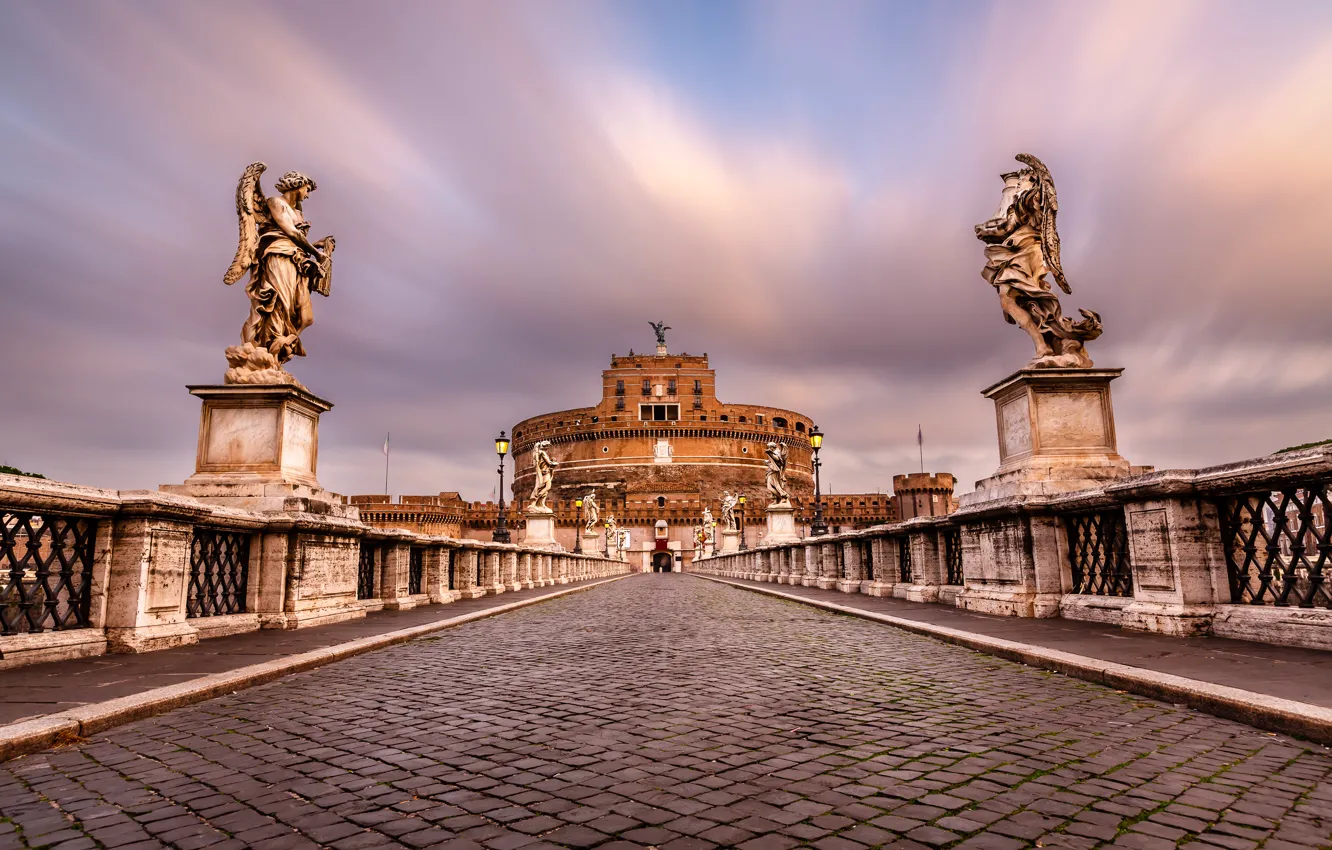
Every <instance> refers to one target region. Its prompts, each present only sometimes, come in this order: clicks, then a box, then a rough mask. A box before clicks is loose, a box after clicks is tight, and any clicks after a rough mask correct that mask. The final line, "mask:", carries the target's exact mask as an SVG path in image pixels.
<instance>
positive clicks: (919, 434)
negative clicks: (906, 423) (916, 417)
mask: <svg viewBox="0 0 1332 850" xmlns="http://www.w3.org/2000/svg"><path fill="white" fill-rule="evenodd" d="M916 445H917V446H919V447H920V474H921V475H924V474H925V432H924V431H922V430H921V429H920V425H916Z"/></svg>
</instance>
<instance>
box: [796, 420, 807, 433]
mask: <svg viewBox="0 0 1332 850" xmlns="http://www.w3.org/2000/svg"><path fill="white" fill-rule="evenodd" d="M796 430H797V431H799V432H800V433H802V434H803V433H805V423H804V422H797V423H796Z"/></svg>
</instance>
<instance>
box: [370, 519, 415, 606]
mask: <svg viewBox="0 0 1332 850" xmlns="http://www.w3.org/2000/svg"><path fill="white" fill-rule="evenodd" d="M390 534H392V535H393V536H392V537H391V538H390V539H388V540H385V541H384V543H383V544H382V546H381V548H380V552H379V558H380V582H379V592H380V596H381V598H382V599H383V600H384V609H385V610H387V611H406V610H409V609H411V608H415V607H416V600H415V599H413V598H412V597H411V596H410V595H409V594H408V593H407V570H408V567H409V559H410V557H411V551H412V547H411V542H410V540H411V535H410V534H409V533H408V532H406V531H398V532H390Z"/></svg>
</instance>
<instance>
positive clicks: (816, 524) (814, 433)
mask: <svg viewBox="0 0 1332 850" xmlns="http://www.w3.org/2000/svg"><path fill="white" fill-rule="evenodd" d="M809 446H810V448H812V449H813V450H814V520H813V521H812V522H810V524H809V535H810V537H819V536H822V535H824V534H827V533H828V523H826V522H824V520H823V500H822V498H821V495H820V492H819V467H820V466H822V463H820V461H819V449H821V448H823V432H822V431H820V430H819V426H817V425H814V426H812V427H811V428H810V429H809Z"/></svg>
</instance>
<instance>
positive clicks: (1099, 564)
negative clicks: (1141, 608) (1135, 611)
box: [1064, 508, 1133, 596]
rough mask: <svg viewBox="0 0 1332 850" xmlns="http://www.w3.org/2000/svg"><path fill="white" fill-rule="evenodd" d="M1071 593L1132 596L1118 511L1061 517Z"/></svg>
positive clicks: (1124, 535) (1130, 571)
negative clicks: (1066, 533)
mask: <svg viewBox="0 0 1332 850" xmlns="http://www.w3.org/2000/svg"><path fill="white" fill-rule="evenodd" d="M1064 528H1065V529H1066V530H1067V531H1068V563H1069V566H1070V567H1071V568H1072V571H1073V592H1074V593H1077V594H1085V595H1091V596H1132V595H1133V568H1132V566H1130V564H1129V554H1128V533H1127V532H1126V531H1125V528H1124V512H1123V511H1122V510H1120V509H1119V508H1115V509H1114V510H1108V511H1094V512H1091V513H1081V514H1068V515H1066V516H1065V517H1064Z"/></svg>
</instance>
